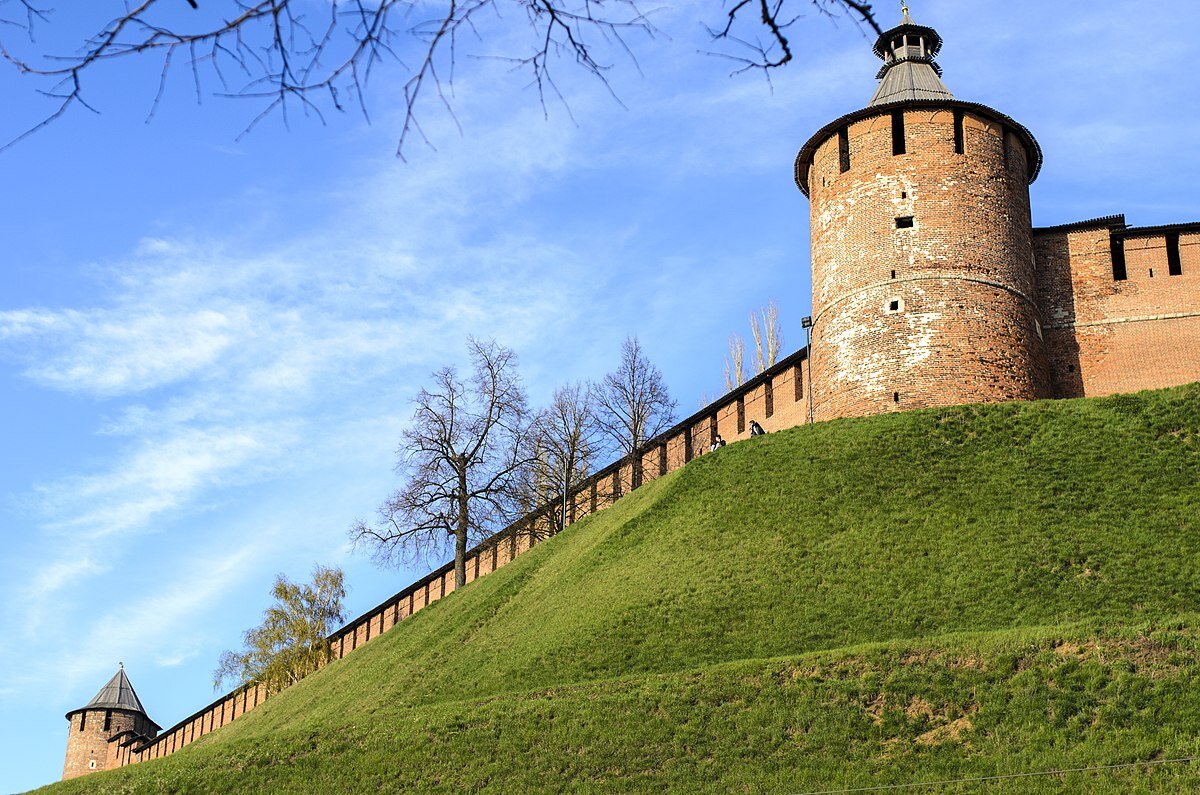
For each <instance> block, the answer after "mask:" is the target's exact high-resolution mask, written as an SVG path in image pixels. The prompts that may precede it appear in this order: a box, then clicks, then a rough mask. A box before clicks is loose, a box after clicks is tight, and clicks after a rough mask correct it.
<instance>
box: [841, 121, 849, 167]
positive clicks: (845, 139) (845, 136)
mask: <svg viewBox="0 0 1200 795" xmlns="http://www.w3.org/2000/svg"><path fill="white" fill-rule="evenodd" d="M838 167H839V168H840V169H841V172H842V173H843V174H845V173H846V172H847V171H849V170H850V130H849V128H846V127H843V128H842V129H840V130H838Z"/></svg>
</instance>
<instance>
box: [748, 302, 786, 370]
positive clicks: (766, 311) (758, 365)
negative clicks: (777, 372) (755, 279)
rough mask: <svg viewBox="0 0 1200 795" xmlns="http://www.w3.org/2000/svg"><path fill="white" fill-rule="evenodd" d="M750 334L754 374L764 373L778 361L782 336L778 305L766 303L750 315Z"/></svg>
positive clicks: (781, 347)
mask: <svg viewBox="0 0 1200 795" xmlns="http://www.w3.org/2000/svg"><path fill="white" fill-rule="evenodd" d="M750 334H751V335H752V336H753V337H754V374H755V375H758V374H759V373H762V372H764V371H765V370H766V369H767V368H768V367H770V366H771V365H773V364H775V362H777V361H779V352H780V350H782V349H783V334H782V333H781V332H780V330H779V304H777V303H775V299H773V298H772V299H771V300H770V301H767V305H766V306H764V307H763V308H762V309H761V310H759V311H758V312H751V313H750Z"/></svg>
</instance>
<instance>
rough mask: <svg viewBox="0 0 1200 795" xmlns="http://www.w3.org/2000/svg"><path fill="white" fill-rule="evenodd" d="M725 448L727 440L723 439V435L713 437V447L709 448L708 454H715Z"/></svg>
mask: <svg viewBox="0 0 1200 795" xmlns="http://www.w3.org/2000/svg"><path fill="white" fill-rule="evenodd" d="M724 446H725V440H724V439H722V438H721V434H719V433H718V434H717V435H716V436H714V437H713V441H712V445H711V446H710V447H709V448H708V452H710V453H715V452H716V451H717V449H718V448H720V447H724Z"/></svg>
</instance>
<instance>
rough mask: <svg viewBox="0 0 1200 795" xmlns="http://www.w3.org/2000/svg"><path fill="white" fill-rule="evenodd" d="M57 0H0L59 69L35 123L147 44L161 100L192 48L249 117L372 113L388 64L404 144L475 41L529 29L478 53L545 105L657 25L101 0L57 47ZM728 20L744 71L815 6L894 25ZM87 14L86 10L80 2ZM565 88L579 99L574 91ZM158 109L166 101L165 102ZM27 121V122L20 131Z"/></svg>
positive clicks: (616, 0) (777, 8)
mask: <svg viewBox="0 0 1200 795" xmlns="http://www.w3.org/2000/svg"><path fill="white" fill-rule="evenodd" d="M51 2H53V0H0V30H5V29H8V30H10V31H11V30H12V29H14V28H20V29H24V30H25V31H27V32H28V35H27V37H17V39H26V38H27V41H22V40H16V39H13V38H12V37H6V38H3V39H0V55H2V56H3V58H4V59H5V60H7V61H8V62H9V63H10V64H12V65H13V66H15V67H16V68H17V69H18V70H19V71H20V72H21V73H23V74H26V75H31V76H34V77H37V78H42V79H43V80H45V81H48V82H47V83H46V84H45V87H44V88H43V89H42V93H44V94H46V95H47V96H48V97H50V98H51V100H52V101H53V102H54V103H55V104H54V106H53V110H51V111H50V113H49V114H48V115H47V116H46V117H45V119H43V121H42V122H41V123H39V124H37V125H35V126H34V127H33V128H32V129H30V130H28V131H27V132H26V133H25V134H26V135H27V134H28V133H30V132H33V131H35V130H37V129H39V128H41V127H43V126H45V125H46V124H48V123H50V122H52V121H53V120H54V119H56V118H58V117H60V116H61V115H62V114H63V113H65V112H66V111H67V110H68V109H70V108H71V107H72V106H75V105H80V106H84V107H90V106H89V105H88V103H87V99H86V96H85V92H84V87H85V83H86V81H87V80H88V78H90V77H91V76H92V75H93V73H94V72H96V71H98V70H100V69H102V68H103V67H104V66H105V65H106V64H109V63H112V62H115V61H125V60H129V59H131V58H137V57H150V58H155V59H157V63H158V66H159V69H160V78H159V89H158V93H157V95H156V97H155V99H154V103H153V104H154V107H157V104H158V101H159V99H160V98H161V97H162V95H163V91H164V89H165V87H166V85H167V81H168V78H169V76H170V73H171V70H172V69H173V68H174V67H175V66H176V64H177V63H178V62H180V61H182V64H181V65H182V68H184V69H186V70H187V71H188V72H190V75H191V79H192V80H191V81H192V84H193V86H194V90H195V92H196V96H197V99H199V98H200V97H201V96H202V95H203V94H204V93H205V92H206V91H208V90H210V89H209V87H208V86H214V87H215V90H212V93H215V94H217V95H219V96H234V97H251V98H258V99H260V100H261V101H262V102H263V105H262V107H261V109H260V112H259V113H258V114H257V115H256V116H255V117H254V119H253V120H252V121H251V122H250V124H249V125H248V127H247V131H248V130H249V129H252V128H253V127H254V126H255V125H256V124H257V123H258V122H259V121H261V120H262V119H263V118H265V117H267V116H269V115H271V114H273V113H280V114H282V115H283V116H284V119H285V121H286V119H287V116H288V113H289V110H290V109H291V108H299V109H301V110H303V111H305V112H312V113H314V114H315V115H317V116H318V117H322V118H323V116H322V113H323V110H327V109H332V110H337V111H344V110H346V109H347V108H348V107H351V106H356V107H358V108H359V109H360V110H361V112H362V113H363V115H364V116H368V112H367V102H366V91H367V87H368V83H369V82H370V79H371V76H372V74H373V73H375V72H376V71H377V70H379V69H380V68H381V67H383V66H385V65H388V66H396V67H398V68H399V69H400V70H401V73H402V74H404V75H406V79H405V82H404V117H403V122H402V124H401V130H400V134H399V141H398V145H397V154H402V152H403V150H404V144H405V141H406V140H408V139H409V137H410V136H411V135H413V134H416V135H417V136H419V137H420V138H422V139H425V140H426V141H427V140H428V139H426V138H425V133H424V132H423V130H422V129H421V125H420V123H419V121H418V113H417V111H418V110H419V109H420V108H421V107H423V104H422V103H423V102H425V101H426V100H429V101H432V102H434V103H435V104H438V105H441V106H442V107H443V108H445V109H446V110H447V111H449V112H450V113H451V116H453V110H452V108H451V104H450V89H451V87H452V84H453V82H454V67H455V62H456V60H457V58H458V55H459V50H460V48H461V47H462V46H463V43H464V40H465V41H473V42H475V44H476V46H479V47H481V48H483V49H486V48H487V46H488V45H489V43H490V42H497V41H503V42H505V43H507V42H510V41H515V42H517V43H516V44H515V45H510V46H513V48H514V49H512V50H510V51H507V52H500V53H497V52H494V51H493V52H483V53H472V54H474V55H485V56H487V57H492V58H497V59H499V60H501V61H504V62H507V63H508V64H510V65H511V66H514V67H515V68H517V69H523V70H525V71H527V73H528V74H529V77H530V81H531V83H532V84H533V85H534V86H535V87H536V89H537V92H538V97H539V100H540V101H541V103H542V105H543V108H544V107H545V104H546V99H547V97H554V98H556V99H559V100H564V98H563V96H562V94H561V92H560V91H559V89H558V87H557V85H556V84H555V77H554V75H555V73H556V72H555V70H553V69H552V67H554V66H555V64H556V63H558V62H559V61H565V62H568V63H573V64H574V65H575V66H576V67H577V68H581V69H583V70H584V71H585V72H586V73H588V74H590V75H592V76H594V77H596V78H597V79H599V80H600V81H602V82H603V83H604V84H605V85H606V86H607V85H608V79H607V77H606V75H607V73H608V71H609V70H610V68H611V67H612V65H613V64H612V60H611V58H612V57H613V55H614V54H621V53H623V54H625V55H627V56H628V57H629V58H631V59H633V58H634V57H635V52H636V50H635V45H636V44H637V42H636V41H634V40H633V39H632V38H631V36H634V35H641V36H648V37H653V35H654V34H655V32H656V31H655V28H654V26H653V24H652V23H651V21H650V19H649V18H648V17H647V15H646V14H645V13H643V10H642V8H641V7H640V6H641V5H642V2H643V0H436V1H435V2H432V3H429V2H423V0H326V2H325V3H323V4H318V3H312V4H308V3H302V2H298V0H187V4H188V5H189V6H190V7H191V11H190V12H189V13H187V14H183V13H181V11H187V9H183V8H182V0H120V1H118V0H93V3H94V5H93V3H89V4H88V5H89V6H90V7H91V12H90V13H96V10H95V9H96V8H97V7H100V8H105V7H109V8H111V10H109V11H107V12H105V11H101V12H100V13H102V14H104V15H105V16H108V17H109V21H108V22H107V23H102V24H100V26H99V28H98V29H97V30H96V31H95V33H93V34H91V35H90V36H88V37H87V38H86V39H85V40H84V41H83V42H81V43H80V44H79V46H78V47H76V48H72V49H71V50H70V51H69V52H66V53H59V52H47V51H45V50H43V49H42V46H41V45H40V44H39V40H38V38H37V37H35V36H34V30H35V28H36V27H37V26H49V25H52V24H54V20H55V17H54V16H53V14H52V13H51V8H50V7H49V5H48V4H49V3H51ZM708 3H709V5H710V9H708V10H702V11H699V12H698V16H700V17H702V18H703V17H705V16H708V15H709V14H711V15H712V17H711V18H712V19H713V20H714V22H716V21H717V20H720V21H719V22H716V24H714V25H712V26H710V27H709V33H710V35H711V36H712V39H713V42H714V45H715V46H717V47H718V48H720V51H719V52H718V53H716V54H718V55H722V56H724V57H728V58H731V59H733V60H734V61H735V62H736V63H737V64H738V69H737V71H745V70H750V69H756V70H761V71H763V72H764V73H765V74H769V73H770V70H772V69H776V68H778V67H781V66H783V65H784V64H786V63H788V62H789V61H791V60H792V58H793V50H792V43H791V36H792V35H793V34H792V30H793V28H794V26H795V25H796V24H797V22H798V21H799V20H800V19H801V18H802V17H803V14H802V13H801V11H800V10H799V9H800V8H801V7H809V8H813V9H815V10H816V11H817V12H818V14H821V15H825V16H829V17H833V16H837V15H846V16H848V17H850V18H851V19H852V20H854V21H855V22H856V23H859V24H862V25H866V26H867V27H869V28H870V29H872V30H874V31H875V32H877V33H878V32H881V30H880V27H879V25H878V23H877V22H876V20H875V16H874V14H873V12H872V9H871V5H870V4H869V3H865V2H856V1H855V0H722V2H721V3H720V4H719V5H718V3H717V2H716V0H708ZM72 13H73V14H76V15H79V14H81V12H80V11H78V10H76V11H74V12H72ZM497 19H500V20H506V19H520V20H522V23H519V24H525V25H527V31H524V32H523V35H521V36H516V37H503V36H492V37H491V38H486V33H487V31H486V25H487V23H494V22H495V21H496V20H497ZM564 101H565V100H564ZM151 115H153V109H152V110H151ZM21 137H24V135H22V136H19V137H18V138H17V140H19V139H20V138H21Z"/></svg>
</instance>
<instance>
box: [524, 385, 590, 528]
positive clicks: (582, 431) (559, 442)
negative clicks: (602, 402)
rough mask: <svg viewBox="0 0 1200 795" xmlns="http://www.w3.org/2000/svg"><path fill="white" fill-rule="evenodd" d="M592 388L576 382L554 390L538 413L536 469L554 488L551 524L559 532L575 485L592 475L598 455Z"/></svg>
mask: <svg viewBox="0 0 1200 795" xmlns="http://www.w3.org/2000/svg"><path fill="white" fill-rule="evenodd" d="M593 402H594V398H593V395H592V388H591V387H590V386H588V385H586V384H580V383H578V382H576V383H574V384H568V385H566V386H562V387H559V388H558V389H556V390H554V398H553V400H552V401H551V402H550V405H549V406H547V407H546V408H545V409H543V410H542V411H541V412H540V413H539V414H538V420H537V432H536V437H537V440H538V446H539V448H540V451H541V455H539V456H538V458H537V464H536V466H537V467H538V468H539V469H540V476H541V479H542V480H543V481H544V482H545V483H546V484H548V485H550V486H551V487H552V489H553V494H554V496H555V501H556V502H557V504H558V510H557V511H555V518H554V523H555V526H556V528H557V530H559V531H561V530H562V529H563V528H564V527H566V526H567V522H568V521H569V518H570V517H569V513H570V511H569V500H570V499H571V495H572V494H573V493H574V492H575V489H576V488H577V486H578V484H579V483H580V482H582V481H583V480H585V479H586V478H587V477H588V476H589V475H590V474H591V468H592V464H593V463H594V461H595V458H596V456H597V455H598V454H599V453H600V449H601V448H600V444H599V442H598V440H597V438H596V437H597V435H598V428H597V426H596V417H595V412H594V410H593Z"/></svg>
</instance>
